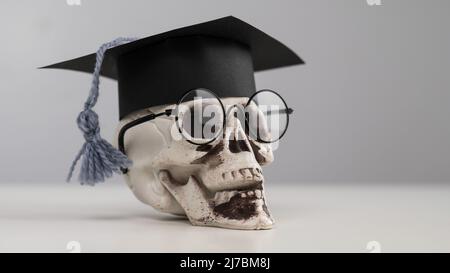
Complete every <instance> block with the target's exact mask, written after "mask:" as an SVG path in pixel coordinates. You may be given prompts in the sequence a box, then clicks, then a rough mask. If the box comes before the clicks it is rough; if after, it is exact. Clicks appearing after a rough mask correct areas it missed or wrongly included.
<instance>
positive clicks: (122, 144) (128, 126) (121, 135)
mask: <svg viewBox="0 0 450 273" xmlns="http://www.w3.org/2000/svg"><path fill="white" fill-rule="evenodd" d="M199 89H200V90H203V91H206V92H208V93H210V94H211V95H213V96H214V97H215V98H217V100H218V101H219V103H220V106H221V108H222V111H223V114H224V119H223V126H222V128H221V130H220V131H218V133H217V135H216V136H215V137H214V138H212V139H211V140H209V141H208V142H205V143H196V142H193V141H191V140H190V139H187V138H186V136H184V134H183V132H182V130H181V128H180V125H179V118H178V115H177V116H175V122H176V123H177V128H178V131H179V132H180V133H181V135H182V136H183V137H184V139H185V140H186V141H188V142H189V143H191V144H194V145H206V144H209V143H211V142H213V141H214V140H216V139H217V137H218V136H219V135H220V133H221V132H222V131H223V128H225V125H226V116H225V107H224V106H223V103H222V100H221V99H220V98H219V97H218V96H217V95H216V94H215V93H214V92H212V91H211V90H209V89H206V88H196V89H192V90H189V91H187V92H185V93H184V94H183V95H182V96H181V98H180V99H179V101H178V103H177V106H176V107H175V108H173V109H166V110H164V112H161V113H156V114H154V113H151V114H148V115H145V116H143V117H140V118H137V119H135V120H133V121H130V122H129V123H127V124H125V125H124V126H122V128H121V129H120V131H119V135H118V146H119V151H121V152H122V153H123V154H126V153H125V133H126V132H127V131H128V130H129V129H131V128H133V127H135V126H137V125H139V124H142V123H144V122H147V121H151V120H154V119H155V118H157V117H160V116H171V115H172V114H173V113H174V112H175V111H176V110H177V109H178V107H179V105H180V104H181V103H182V102H183V100H184V99H185V97H186V96H187V95H188V94H189V93H190V92H192V91H195V90H199ZM262 92H271V93H273V94H275V95H276V96H278V97H279V98H280V99H281V101H282V102H283V104H284V106H285V107H286V114H287V115H286V127H285V129H284V131H283V133H281V135H280V136H279V137H278V138H277V139H276V140H273V141H265V140H263V139H260V138H259V137H257V138H256V139H255V140H256V141H258V142H262V143H273V142H276V141H278V140H280V139H281V138H282V137H283V136H284V134H285V133H286V131H287V128H288V126H289V115H291V114H292V113H293V112H294V110H293V109H292V108H289V107H288V106H287V104H286V101H285V100H284V99H283V97H281V96H280V95H279V94H278V93H277V92H275V91H273V90H270V89H263V90H260V91H258V92H255V93H254V94H253V95H252V96H251V97H250V98H249V99H248V102H247V104H246V105H245V107H247V106H248V105H249V104H250V103H251V102H252V100H253V99H254V97H255V96H257V95H258V94H260V93H262ZM245 107H244V108H245ZM245 121H246V122H245V123H246V124H245V127H246V130H249V129H248V123H249V121H248V118H247V116H246V117H245ZM122 172H123V173H124V174H126V173H127V172H128V169H125V168H122Z"/></svg>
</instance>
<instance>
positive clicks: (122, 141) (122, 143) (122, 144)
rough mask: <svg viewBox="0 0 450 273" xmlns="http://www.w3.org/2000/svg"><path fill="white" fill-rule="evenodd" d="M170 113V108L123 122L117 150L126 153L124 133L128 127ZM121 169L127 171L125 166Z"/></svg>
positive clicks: (124, 172)
mask: <svg viewBox="0 0 450 273" xmlns="http://www.w3.org/2000/svg"><path fill="white" fill-rule="evenodd" d="M171 114H172V109H167V110H165V111H164V112H161V113H158V114H149V115H146V116H143V117H140V118H138V119H135V120H133V121H131V122H129V123H127V124H125V125H124V126H123V127H122V128H121V129H120V131H119V141H118V144H119V151H121V152H122V153H123V154H126V153H125V133H126V132H127V131H128V130H129V129H131V128H133V127H135V126H137V125H139V124H142V123H144V122H147V121H150V120H153V119H155V118H157V117H159V116H164V115H166V116H170V115H171ZM121 170H122V173H123V174H126V173H127V172H128V169H127V168H122V169H121Z"/></svg>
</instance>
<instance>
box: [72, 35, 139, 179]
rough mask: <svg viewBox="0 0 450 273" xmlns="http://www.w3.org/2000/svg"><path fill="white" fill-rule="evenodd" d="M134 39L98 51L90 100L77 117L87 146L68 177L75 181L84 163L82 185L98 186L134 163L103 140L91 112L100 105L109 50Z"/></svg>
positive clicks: (119, 39)
mask: <svg viewBox="0 0 450 273" xmlns="http://www.w3.org/2000/svg"><path fill="white" fill-rule="evenodd" d="M135 40H136V39H135V38H118V39H115V40H114V41H111V42H109V43H106V44H103V45H102V46H101V47H100V48H99V49H98V51H97V55H96V63H95V68H94V73H93V80H92V85H91V90H90V93H89V97H88V99H87V100H86V103H85V104H84V110H83V111H81V113H80V114H79V115H78V118H77V124H78V128H80V130H81V132H82V133H83V136H84V138H85V140H86V142H85V143H84V144H83V146H82V147H81V149H80V151H79V152H78V154H77V156H76V157H75V159H74V161H73V163H72V165H71V167H70V170H69V175H68V176H67V181H70V179H71V178H72V175H73V172H74V170H75V167H76V165H77V162H78V161H79V160H80V159H81V168H80V176H79V180H80V182H81V184H88V185H92V186H93V185H95V184H96V183H99V182H103V181H105V179H106V178H109V177H111V176H112V175H113V174H114V173H120V172H121V169H125V168H128V167H130V166H131V161H130V160H129V159H128V158H127V156H126V155H124V154H123V153H122V152H120V151H119V150H117V149H116V148H114V147H113V146H112V145H111V144H110V143H108V142H107V141H106V140H105V139H103V138H102V137H101V136H100V125H99V121H98V115H97V113H95V112H94V110H92V108H93V107H94V106H95V104H96V103H97V99H98V95H99V91H98V90H99V85H100V70H101V67H102V62H103V58H104V55H105V52H106V50H108V49H109V48H112V47H115V46H118V45H122V44H125V43H128V42H132V41H135Z"/></svg>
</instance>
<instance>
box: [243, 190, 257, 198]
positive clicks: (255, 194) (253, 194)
mask: <svg viewBox="0 0 450 273" xmlns="http://www.w3.org/2000/svg"><path fill="white" fill-rule="evenodd" d="M247 196H248V197H251V196H256V198H261V197H262V193H261V190H254V191H247V192H246V193H245V192H241V197H242V198H245V197H247Z"/></svg>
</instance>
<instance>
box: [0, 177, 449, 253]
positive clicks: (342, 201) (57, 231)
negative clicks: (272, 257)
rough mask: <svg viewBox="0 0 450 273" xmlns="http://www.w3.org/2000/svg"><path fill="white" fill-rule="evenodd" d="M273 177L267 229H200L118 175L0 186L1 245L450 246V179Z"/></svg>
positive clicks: (148, 248) (168, 248)
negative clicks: (394, 182)
mask: <svg viewBox="0 0 450 273" xmlns="http://www.w3.org/2000/svg"><path fill="white" fill-rule="evenodd" d="M273 184H274V183H272V185H268V186H267V191H266V193H267V198H268V205H269V209H270V210H271V211H272V215H273V217H274V218H275V220H276V226H275V228H274V229H272V230H267V231H242V230H227V229H220V228H209V227H194V226H191V225H190V224H189V222H188V221H187V220H185V219H182V218H177V217H175V216H171V215H166V214H162V213H159V212H156V211H155V210H153V209H152V208H151V207H147V206H145V205H143V204H141V203H140V202H139V201H137V199H135V198H134V196H133V195H132V194H131V192H130V191H129V190H128V189H127V188H126V187H125V186H124V185H123V184H118V183H110V184H109V185H108V184H107V183H105V184H102V185H99V186H96V187H89V186H83V187H82V186H79V185H77V184H76V183H73V184H64V183H62V184H60V185H46V184H43V185H33V186H30V185H25V184H17V185H12V184H0V251H1V252H10V251H14V252H28V251H32V252H69V250H68V247H69V248H70V249H73V250H77V249H78V246H80V248H81V251H82V252H100V251H102V252H103V251H105V252H369V251H368V250H367V247H368V245H369V246H374V248H372V249H373V250H375V251H376V250H381V251H382V252H398V251H408V252H409V251H426V252H428V251H447V252H448V251H450V234H449V233H450V198H449V197H450V186H445V185H427V186H425V185H422V186H420V185H412V186H411V185H409V186H408V185H401V186H389V185H387V184H379V185H358V184H344V185H342V184H340V185H337V184H334V185H332V184H322V185H317V184H316V185H314V184H299V185H296V186H274V185H273ZM373 241H374V242H373ZM73 247H75V248H73Z"/></svg>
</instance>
